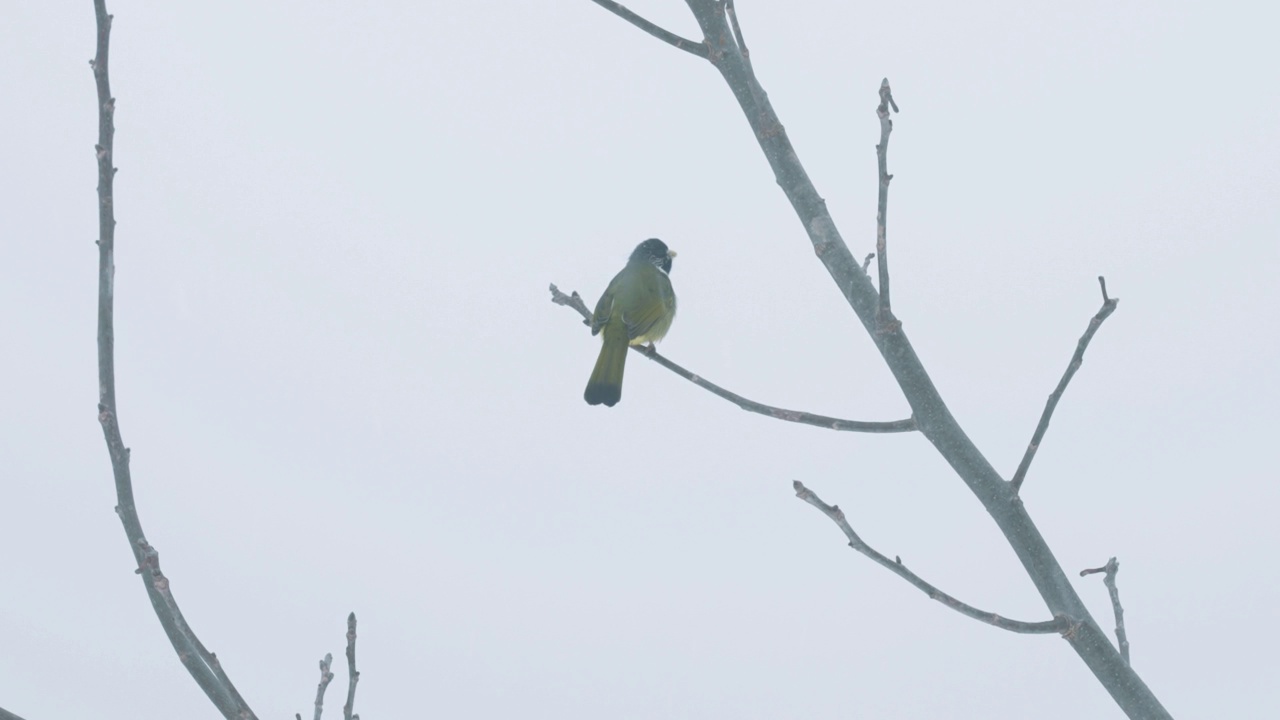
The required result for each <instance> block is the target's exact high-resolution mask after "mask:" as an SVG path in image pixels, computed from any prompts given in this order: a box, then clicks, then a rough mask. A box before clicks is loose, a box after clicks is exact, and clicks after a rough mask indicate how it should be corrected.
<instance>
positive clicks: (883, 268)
mask: <svg viewBox="0 0 1280 720" xmlns="http://www.w3.org/2000/svg"><path fill="white" fill-rule="evenodd" d="M890 108H892V109H893V111H894V112H898V104H897V103H895V102H894V101H893V91H892V90H890V89H889V78H885V79H884V80H881V81H880V106H879V107H877V108H876V117H878V118H880V144H879V145H876V161H877V164H878V165H879V166H880V167H879V169H880V195H879V198H878V200H877V202H876V253H875V254H876V266H877V267H878V269H879V271H880V287H879V290H880V304H879V306H878V309H877V311H876V317H877V320H878V321H879V323H880V324H881V325H886V324H889V323H892V322H894V320H893V310H892V309H891V308H890V306H889V253H888V238H887V234H888V233H887V230H886V227H885V225H886V220H887V216H888V213H889V181H890V180H892V179H893V176H892V175H890V174H889V133H891V132H893V121H892V120H890V119H889V109H890ZM863 263H864V270H865V263H866V261H865V260H864V261H863Z"/></svg>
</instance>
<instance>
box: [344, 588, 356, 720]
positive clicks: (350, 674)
mask: <svg viewBox="0 0 1280 720" xmlns="http://www.w3.org/2000/svg"><path fill="white" fill-rule="evenodd" d="M359 681H360V673H359V672H358V671H356V614H355V613H351V614H350V615H348V616H347V704H346V705H343V706H342V717H343V720H353V718H356V717H359V715H352V714H351V713H352V710H353V708H354V707H355V704H356V683H357V682H359Z"/></svg>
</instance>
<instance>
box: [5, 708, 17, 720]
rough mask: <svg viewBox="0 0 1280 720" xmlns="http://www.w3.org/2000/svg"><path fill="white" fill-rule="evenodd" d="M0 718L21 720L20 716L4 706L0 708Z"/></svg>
mask: <svg viewBox="0 0 1280 720" xmlns="http://www.w3.org/2000/svg"><path fill="white" fill-rule="evenodd" d="M0 720H22V718H20V717H18V716H17V715H14V714H13V713H11V712H9V711H8V710H5V709H4V708H0Z"/></svg>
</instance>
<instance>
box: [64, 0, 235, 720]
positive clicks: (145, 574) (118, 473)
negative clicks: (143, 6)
mask: <svg viewBox="0 0 1280 720" xmlns="http://www.w3.org/2000/svg"><path fill="white" fill-rule="evenodd" d="M93 7H94V11H95V15H96V16H97V21H98V43H97V45H98V47H97V54H96V55H95V57H94V59H93V60H90V61H89V64H90V66H91V67H92V68H93V77H94V81H95V83H96V85H97V90H98V144H97V145H95V146H94V152H95V155H96V156H97V159H98V422H99V423H100V424H101V425H102V433H103V436H104V437H105V439H106V442H107V452H108V453H109V454H110V456H111V469H112V472H113V474H114V475H115V484H116V514H117V515H119V516H120V522H121V523H122V524H123V525H124V531H125V535H126V536H128V538H129V546H130V547H131V548H132V549H133V555H134V560H135V562H136V564H137V567H138V570H137V573H138V574H139V575H141V576H142V581H143V587H145V588H146V591H147V596H148V597H149V598H150V599H151V607H152V609H154V610H155V613H156V617H157V618H159V620H160V625H161V627H163V628H164V631H165V634H166V635H168V637H169V642H170V643H171V644H172V645H173V649H174V650H175V651H176V652H177V653H178V658H179V659H180V660H181V661H182V664H183V665H184V666H186V668H187V671H188V672H190V673H191V677H192V678H194V679H195V681H196V684H198V685H199V686H200V689H201V690H204V692H205V694H206V695H208V696H209V699H210V700H212V701H213V704H214V705H215V706H216V707H217V708H218V710H219V712H221V713H222V714H223V716H224V717H226V718H229V719H231V720H248V719H250V718H256V716H255V715H254V714H253V711H252V710H250V709H249V706H248V705H247V704H246V703H245V701H244V698H242V697H240V693H239V692H237V691H236V688H235V686H234V685H232V683H231V680H230V679H229V678H228V677H227V674H226V673H225V672H223V670H222V665H221V664H220V663H219V662H218V657H217V656H216V655H214V654H213V653H211V652H209V650H208V649H206V648H205V646H204V645H203V644H202V643H201V642H200V639H199V638H198V637H196V634H195V632H194V631H192V629H191V627H190V626H189V625H188V624H187V621H186V618H184V617H183V615H182V612H181V611H180V610H179V609H178V603H177V601H176V600H174V597H173V593H172V592H171V591H170V588H169V579H168V578H167V577H165V576H164V573H162V572H161V571H160V556H159V554H158V553H157V552H156V550H155V548H153V547H152V546H151V545H150V544H149V543H148V542H147V540H146V535H145V534H144V533H143V532H142V522H141V520H139V518H138V510H137V507H136V506H135V505H134V500H133V480H132V478H131V476H130V473H129V448H128V447H126V446H125V444H124V439H123V437H122V436H121V434H120V423H119V417H118V414H117V411H116V378H115V319H114V309H115V308H114V286H113V283H114V277H115V258H114V252H115V228H116V221H115V211H114V198H115V195H114V192H115V190H114V181H115V174H116V168H115V166H114V164H113V161H114V157H113V153H114V139H115V106H116V101H115V98H114V97H112V95H111V83H110V79H109V76H108V60H109V50H110V40H111V19H112V18H111V15H108V14H107V8H106V1H105V0H94V3H93Z"/></svg>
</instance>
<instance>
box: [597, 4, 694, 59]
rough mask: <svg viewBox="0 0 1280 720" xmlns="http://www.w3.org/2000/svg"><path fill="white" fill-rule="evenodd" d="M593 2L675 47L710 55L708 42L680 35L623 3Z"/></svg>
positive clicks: (691, 52)
mask: <svg viewBox="0 0 1280 720" xmlns="http://www.w3.org/2000/svg"><path fill="white" fill-rule="evenodd" d="M592 2H594V3H595V4H597V5H599V6H600V7H602V8H604V9H605V10H608V11H609V12H611V13H613V14H614V15H617V16H618V17H620V18H622V19H623V20H626V21H627V22H629V23H631V24H632V25H635V26H636V27H638V28H640V29H641V30H643V31H645V32H647V33H649V34H650V35H652V36H654V37H656V38H658V39H659V40H661V41H663V42H665V43H667V44H669V45H671V46H673V47H677V48H680V49H681V50H684V51H685V52H687V53H689V54H691V55H697V56H698V57H700V58H702V59H703V60H706V59H707V57H708V56H709V55H710V52H709V51H708V50H707V44H706V43H700V42H694V41H693V40H690V39H688V38H683V37H680V36H679V35H677V34H675V33H673V32H671V31H670V30H666V29H664V28H662V27H659V26H658V25H655V24H654V23H651V22H649V21H648V20H645V19H644V18H642V17H640V16H639V15H637V14H635V13H634V12H632V11H631V10H628V9H627V7H626V6H624V5H622V4H621V3H616V2H613V0H592Z"/></svg>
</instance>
